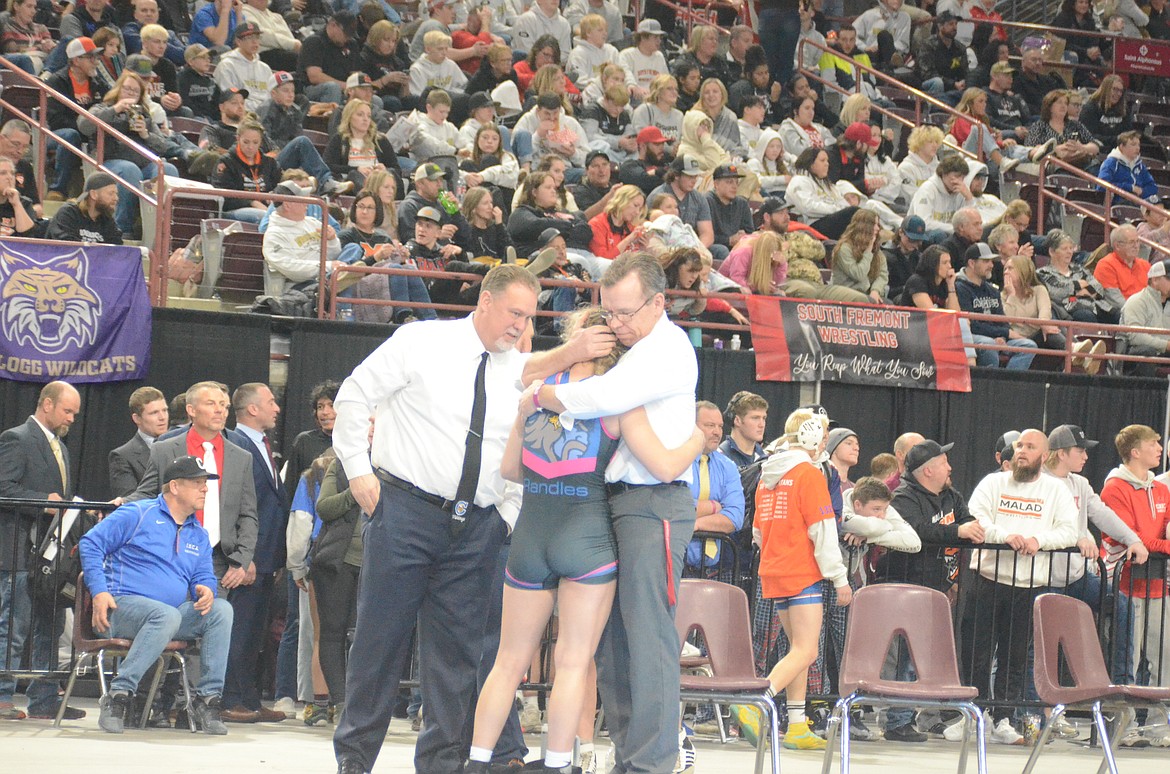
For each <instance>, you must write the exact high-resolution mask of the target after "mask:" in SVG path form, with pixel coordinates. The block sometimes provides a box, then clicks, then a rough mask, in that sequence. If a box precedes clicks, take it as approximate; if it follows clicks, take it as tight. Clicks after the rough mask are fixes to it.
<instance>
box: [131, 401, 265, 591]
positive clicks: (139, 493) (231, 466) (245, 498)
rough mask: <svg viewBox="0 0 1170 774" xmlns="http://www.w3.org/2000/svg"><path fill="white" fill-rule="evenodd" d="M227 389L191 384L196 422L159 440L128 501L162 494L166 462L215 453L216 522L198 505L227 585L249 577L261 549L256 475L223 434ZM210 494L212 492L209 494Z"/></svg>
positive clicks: (218, 569)
mask: <svg viewBox="0 0 1170 774" xmlns="http://www.w3.org/2000/svg"><path fill="white" fill-rule="evenodd" d="M227 412H228V395H227V393H226V392H225V391H224V389H223V387H222V386H221V385H219V384H218V383H216V382H198V383H197V384H193V385H191V387H189V388H188V389H187V418H188V419H190V420H191V425H190V427H188V428H187V429H186V431H183V432H180V433H178V434H177V435H172V436H171V437H169V438H165V439H162V440H159V441H156V442H155V443H154V444H153V445H152V446H151V447H150V464H149V465H148V466H147V468H146V473H145V474H144V475H143V477H142V481H141V482H140V483H139V485H138V489H136V490H135V491H134V493H133V494H131V495H130V496H128V497H127V498H126V500H127V501H129V502H133V501H135V500H144V499H146V498H150V497H158V494H159V492H160V491H161V489H160V484H159V481H160V476H161V473H162V471H163V470H165V469H166V466H167V465H168V464H170V463H171V462H174V461H175V460H176V459H178V458H179V457H185V456H187V455H190V456H192V457H198V458H199V459H202V460H203V461H204V464H207V461H208V458H209V457H210V458H213V464H214V465H215V470H216V473H218V474H219V475H220V479H219V481H217V482H215V483H216V484H217V486H216V487H215V488H216V489H218V492H217V494H218V497H217V498H215V501H214V504H213V505H208V506H205V509H204V510H208V511H209V510H212V509H218V511H219V518H218V519H216V520H215V521H214V522H212V521H211V520H207V519H204V511H202V510H201V511H197V512H196V516H197V518H198V519H199V522H200V523H201V524H203V527H204V529H206V530H207V532H208V536H209V537H210V538H211V543H212V547H213V548H214V551H213V553H212V561H213V564H214V565H215V575H216V577H217V578H219V582H220V585H221V586H223V588H225V589H229V590H230V589H234V588H236V587H237V586H240V585H241V584H243V583H245V582H247V572H248V567H249V566H250V565H251V564H252V554H253V552H254V551H255V550H256V531H257V522H256V489H255V487H254V486H253V484H252V477H251V476H248V475H243V474H242V472H243V471H247V470H250V469H251V458H250V457H249V456H248V453H247V452H246V451H244V450H243V449H241V448H240V447H238V446H236V445H235V444H233V443H231V442H230V441H228V440H227V439H226V438H225V437H224V435H223V428H224V425H225V424H226V423H227ZM208 499H209V500H211V498H210V497H209V498H208Z"/></svg>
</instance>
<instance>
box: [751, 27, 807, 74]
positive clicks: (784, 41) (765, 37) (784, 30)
mask: <svg viewBox="0 0 1170 774" xmlns="http://www.w3.org/2000/svg"><path fill="white" fill-rule="evenodd" d="M759 31H760V45H762V46H763V47H764V53H765V54H767V56H768V69H769V70H770V71H771V73H772V77H773V78H775V79H776V82H777V83H784V84H787V83H788V81H789V80H790V79H791V78H792V73H793V70H794V68H795V60H796V44H797V43H798V42H799V41H800V12H799V11H797V10H795V9H793V10H780V9H777V8H765V9H764V10H762V11H760V15H759Z"/></svg>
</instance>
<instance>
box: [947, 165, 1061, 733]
mask: <svg viewBox="0 0 1170 774" xmlns="http://www.w3.org/2000/svg"><path fill="white" fill-rule="evenodd" d="M944 162H945V159H944ZM1014 447H1015V453H1014V455H1013V456H1012V469H1011V472H996V473H992V474H991V475H989V476H987V477H986V478H984V479H983V480H982V481H980V482H979V485H978V486H976V487H975V491H974V492H972V493H971V499H970V500H969V502H968V508H969V509H970V511H971V515H972V516H974V517H975V518H976V520H977V521H978V522H979V524H980V526H982V527H983V531H984V536H985V540H986V542H987V543H1002V544H1007V545H1008V546H1010V547H1011V548H1012V549H1014V551H1015V554H1016V556H1014V557H1013V556H1012V555H1011V554H1009V553H1006V552H1005V551H1003V550H983V549H976V550H974V551H972V552H971V569H972V570H975V571H976V573H977V574H975V575H973V576H971V580H970V582H969V583H967V584H965V585H966V588H965V589H964V604H963V605H961V606H960V609H961V610H963V617H962V622H961V624H960V629H961V636H960V642H961V643H962V645H961V646H960V654H959V656H960V662H961V663H962V667H963V679H964V681H965V683H964V684H966V685H974V686H975V687H976V688H978V689H979V695H980V696H982V697H983V698H985V699H986V698H989V697H990V696H992V695H994V696H995V697H996V699H998V700H999V701H1001V702H1004V703H1003V704H1000V705H997V706H996V707H995V708H994V709H993V710H992V721H993V724H994V725H993V728H992V731H991V739H992V741H994V742H997V743H999V744H1009V745H1019V744H1023V743H1024V737H1023V736H1022V735H1021V734H1020V733H1019V732H1018V731H1017V730H1016V729H1015V728H1013V727H1012V722H1011V715H1012V707H1011V706H1009V705H1012V704H1018V703H1019V702H1020V700H1021V699H1022V698H1023V691H1024V685H1025V676H1026V670H1027V669H1028V642H1029V639H1030V638H1029V637H1028V636H1027V635H1028V632H1030V631H1031V630H1032V602H1033V600H1035V598H1036V596H1037V595H1038V594H1039V593H1040V592H1041V591H1043V590H1044V589H1045V588H1046V587H1047V586H1049V585H1050V571H1051V566H1052V565H1051V562H1052V557H1051V555H1050V553H1049V552H1051V551H1054V550H1056V549H1061V548H1069V547H1072V546H1075V545H1076V544H1077V539H1078V538H1079V537H1080V532H1079V529H1078V526H1077V514H1078V510H1077V504H1076V502H1075V501H1074V500H1073V496H1072V494H1071V493H1070V492H1069V489H1068V487H1067V486H1066V485H1065V484H1064V483H1063V482H1061V481H1058V480H1057V479H1056V478H1054V477H1052V476H1044V475H1041V472H1040V471H1041V468H1042V467H1043V464H1044V459H1045V457H1046V456H1047V455H1048V436H1046V435H1045V434H1044V433H1042V432H1040V431H1039V430H1025V431H1023V432H1022V433H1020V437H1019V438H1018V439H1016V442H1015V444H1014ZM993 660H995V662H996V663H997V664H998V666H997V667H996V670H995V678H994V680H995V683H994V686H993V685H992V676H991V665H992V662H993Z"/></svg>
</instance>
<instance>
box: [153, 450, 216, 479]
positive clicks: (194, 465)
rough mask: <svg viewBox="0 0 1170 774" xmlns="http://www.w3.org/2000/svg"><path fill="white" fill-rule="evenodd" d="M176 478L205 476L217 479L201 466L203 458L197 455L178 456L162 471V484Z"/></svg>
mask: <svg viewBox="0 0 1170 774" xmlns="http://www.w3.org/2000/svg"><path fill="white" fill-rule="evenodd" d="M178 478H183V479H187V478H206V479H208V480H209V481H216V480H218V479H219V476H217V475H216V474H214V473H211V472H209V471H208V470H207V468H205V467H203V460H201V459H199V458H198V457H191V456H187V457H179V458H178V459H176V460H173V461H172V462H171V463H170V464H169V465H167V467H166V470H165V471H164V472H163V480H162V482H163V484H167V483H169V482H171V481H174V480H175V479H178Z"/></svg>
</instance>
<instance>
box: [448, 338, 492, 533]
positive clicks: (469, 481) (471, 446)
mask: <svg viewBox="0 0 1170 774" xmlns="http://www.w3.org/2000/svg"><path fill="white" fill-rule="evenodd" d="M487 363H488V353H486V352H484V353H483V354H482V355H480V358H479V370H478V371H476V372H475V402H474V403H472V404H471V425H470V426H469V427H468V428H467V450H466V451H465V452H464V453H463V473H462V474H460V476H459V488H458V489H456V490H455V503H454V505H453V506H452V508H451V535H452V536H453V537H458V536H459V533H461V532H462V531H463V528H464V527H465V526H467V513H468V511H470V510H471V508H472V507H473V506H474V505H475V490H476V488H478V487H479V464H480V458H481V456H482V451H483V419H484V415H485V414H487V385H486V383H485V382H486V380H487Z"/></svg>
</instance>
